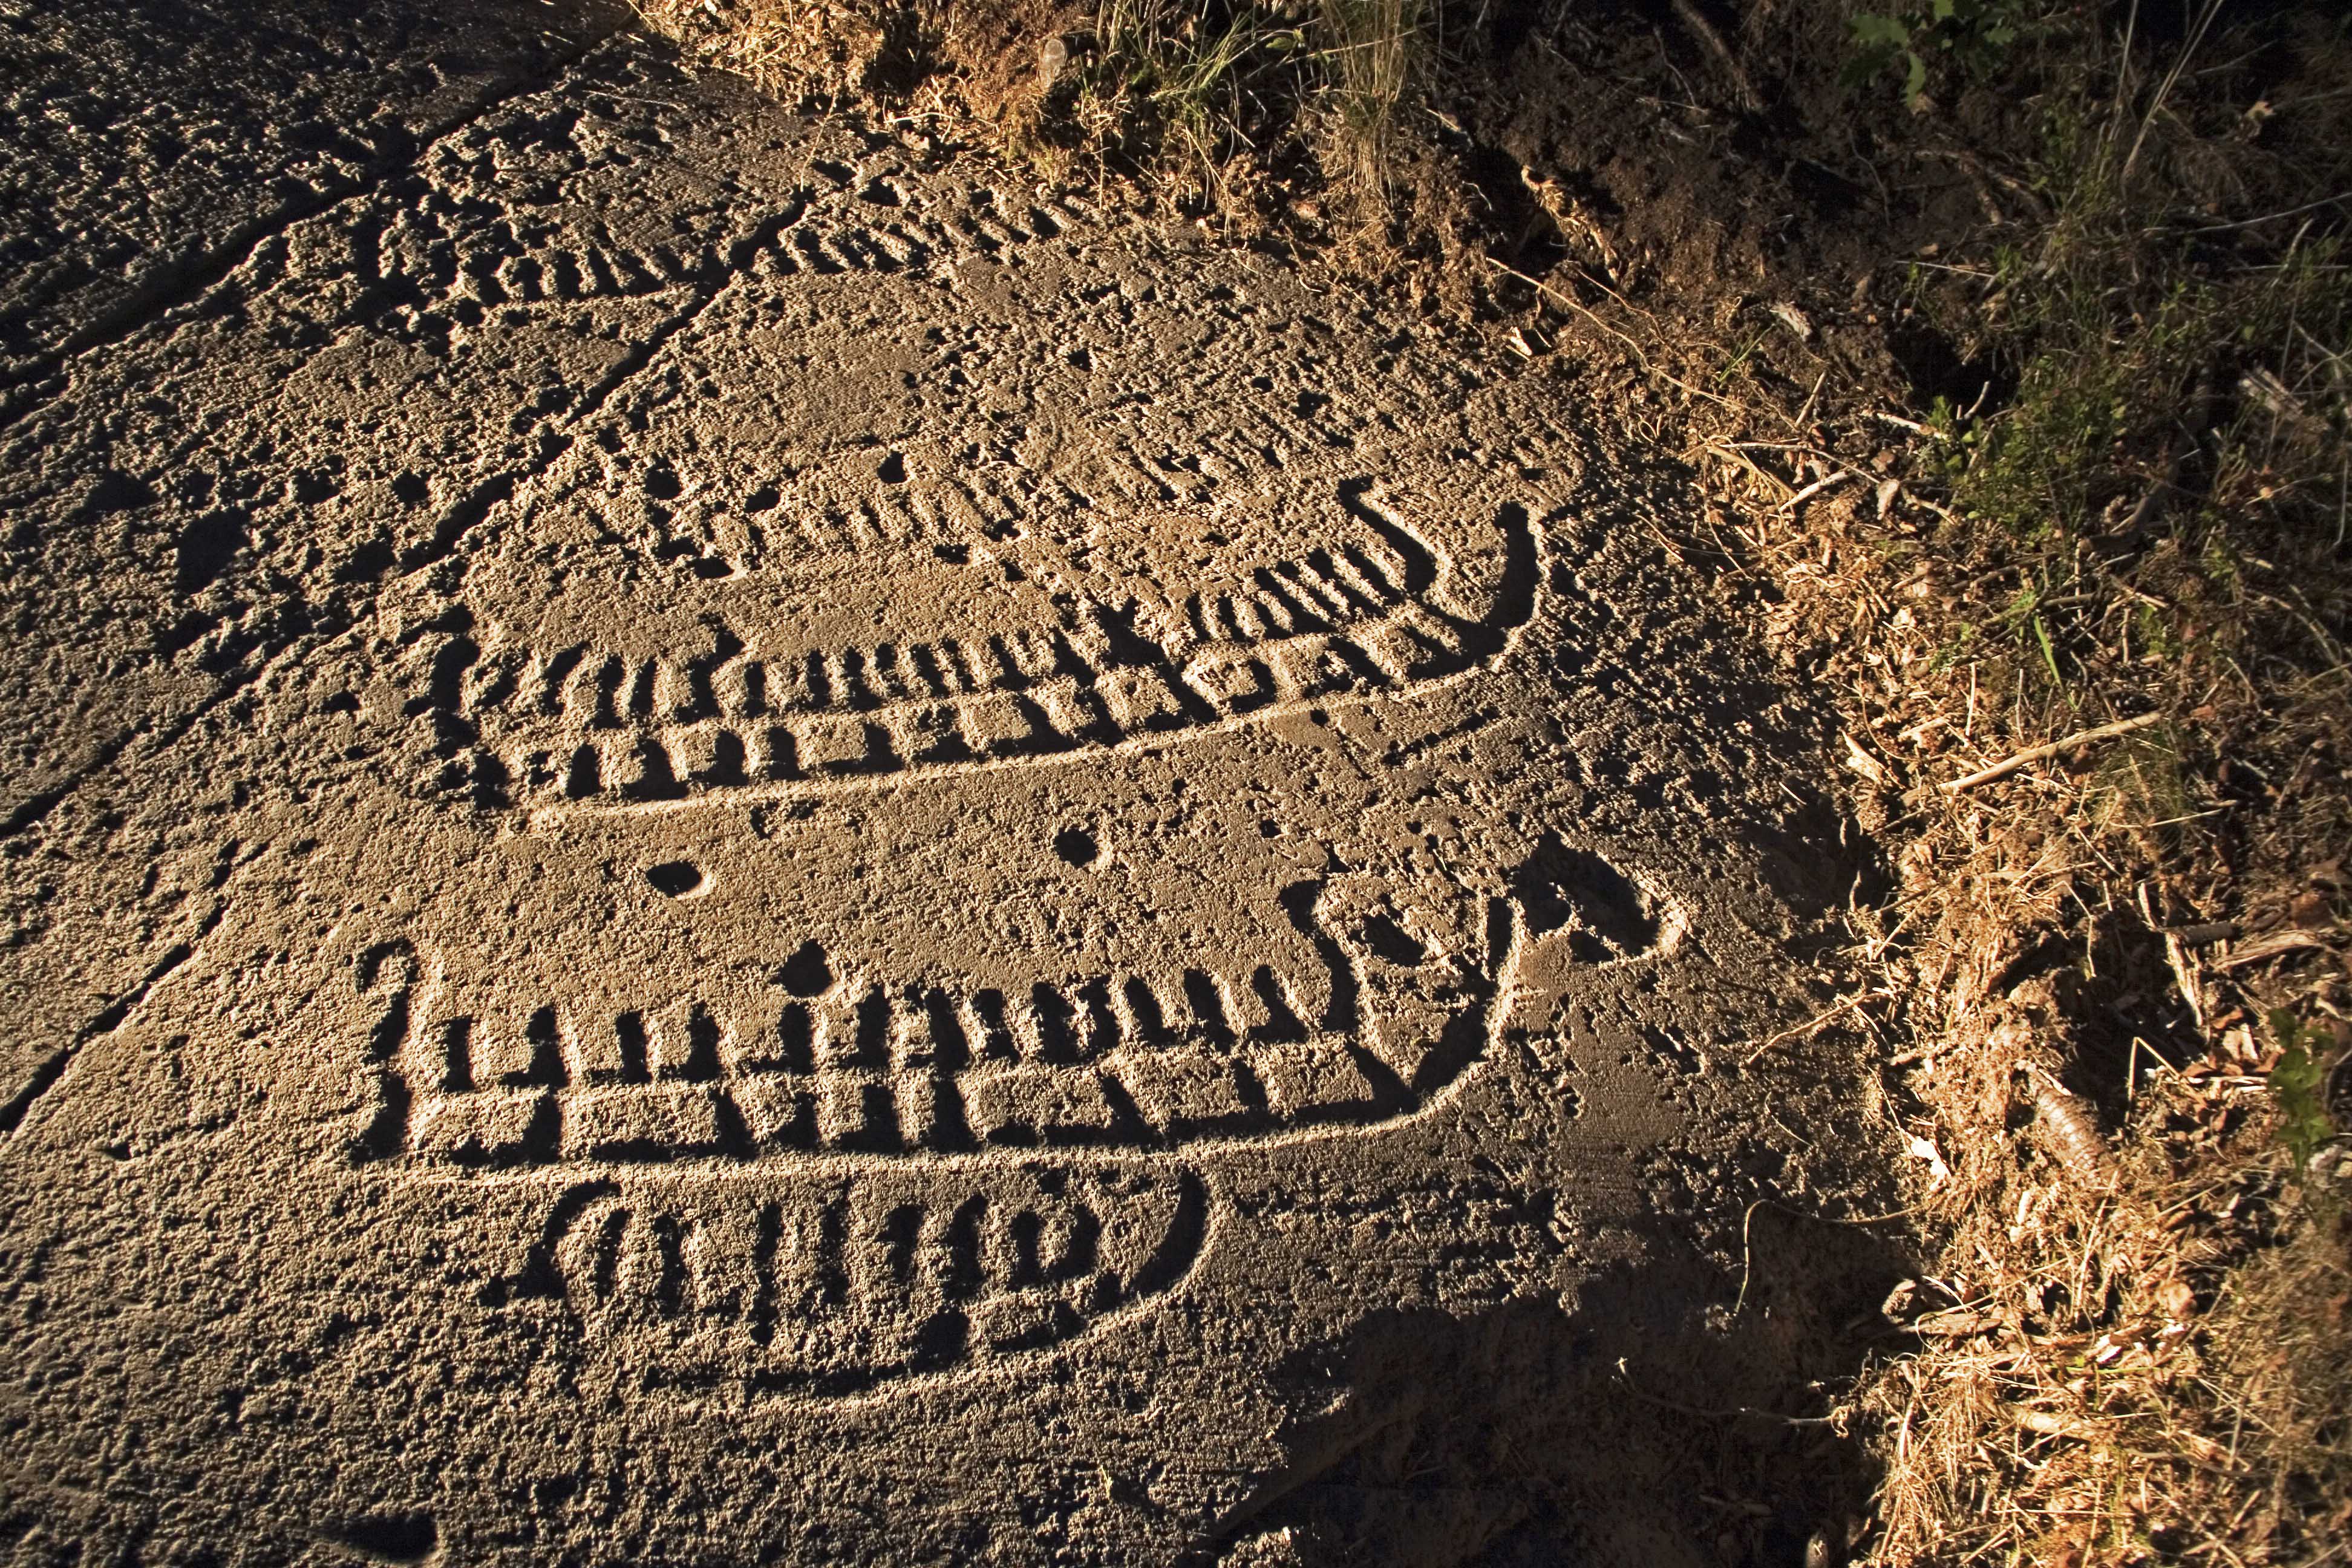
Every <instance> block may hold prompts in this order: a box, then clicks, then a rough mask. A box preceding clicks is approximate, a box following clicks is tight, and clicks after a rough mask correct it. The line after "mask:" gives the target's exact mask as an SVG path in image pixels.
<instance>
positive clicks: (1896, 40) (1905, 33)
mask: <svg viewBox="0 0 2352 1568" xmlns="http://www.w3.org/2000/svg"><path fill="white" fill-rule="evenodd" d="M1851 26H1853V41H1854V42H1855V43H1857V44H1861V45H1863V46H1864V47H1872V46H1876V47H1879V48H1882V49H1886V48H1896V49H1899V48H1902V47H1905V46H1906V45H1907V44H1909V43H1910V42H1911V29H1910V28H1908V27H1906V26H1904V25H1903V24H1902V23H1901V22H1899V21H1897V20H1895V18H1894V17H1892V16H1880V15H1878V14H1877V13H1876V12H1874V11H1864V12H1861V13H1859V14H1857V15H1856V16H1854V18H1853V22H1852V24H1851ZM1889 63H1890V64H1891V63H1892V61H1891V59H1890V61H1889Z"/></svg>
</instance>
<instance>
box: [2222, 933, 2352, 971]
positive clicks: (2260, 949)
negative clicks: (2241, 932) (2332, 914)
mask: <svg viewBox="0 0 2352 1568" xmlns="http://www.w3.org/2000/svg"><path fill="white" fill-rule="evenodd" d="M2326 945H2327V933H2326V931H2304V930H2301V929H2297V930H2294V931H2273V932H2272V933H2271V934H2270V935H2268V936H2266V937H2264V938H2263V939H2262V940H2261V941H2260V942H2250V943H2248V944H2247V945H2246V946H2244V947H2242V948H2240V949H2239V950H2238V951H2237V952H2233V953H2231V954H2230V955H2229V956H2228V957H2226V958H2217V959H2215V960H2214V961H2213V967H2214V968H2216V969H2242V968H2243V967H2244V966H2245V965H2247V964H2249V963H2262V962H2263V960H2264V959H2269V958H2279V957H2283V956H2284V955H2285V954H2287V953H2290V952H2302V951H2303V950H2304V949H2305V948H2307V947H2326Z"/></svg>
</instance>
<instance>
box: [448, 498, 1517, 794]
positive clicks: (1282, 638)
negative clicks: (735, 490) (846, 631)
mask: <svg viewBox="0 0 2352 1568" xmlns="http://www.w3.org/2000/svg"><path fill="white" fill-rule="evenodd" d="M1350 500H1352V501H1353V502H1354V506H1353V510H1354V511H1355V514H1356V517H1357V518H1365V517H1371V518H1374V520H1375V525H1374V526H1363V525H1361V524H1360V523H1354V525H1352V526H1349V527H1348V528H1345V529H1341V530H1338V531H1335V533H1334V537H1333V538H1332V539H1331V541H1330V542H1328V543H1310V544H1309V545H1307V547H1305V548H1303V549H1301V550H1300V551H1299V552H1298V553H1297V554H1296V555H1295V556H1293V557H1290V558H1286V559H1276V560H1274V561H1272V562H1271V563H1266V564H1260V565H1255V566H1251V567H1247V568H1246V569H1244V570H1242V571H1236V572H1234V573H1233V574H1230V575H1231V579H1232V580H1231V581H1229V582H1226V583H1223V584H1215V583H1212V584H1209V585H1206V586H1194V587H1192V588H1190V589H1188V590H1185V591H1181V592H1165V591H1162V592H1159V593H1154V592H1152V591H1151V590H1152V587H1153V585H1152V584H1136V586H1138V587H1139V589H1140V590H1141V591H1140V592H1137V593H1135V594H1132V595H1129V596H1128V597H1126V598H1125V599H1124V601H1123V602H1121V603H1118V604H1112V603H1110V602H1108V601H1107V600H1105V599H1103V598H1100V597H1078V596H1076V595H1069V594H1055V593H1051V592H1050V588H1051V584H1047V591H1045V592H1039V593H1033V594H1018V595H1004V596H1003V605H1001V606H1000V605H997V604H994V603H987V602H984V603H983V604H982V605H980V606H978V607H975V608H974V609H973V610H972V611H971V623H970V625H969V626H964V627H962V628H961V630H960V631H959V632H957V633H952V634H942V635H937V636H927V637H919V638H909V639H908V640H906V641H878V642H875V643H870V644H868V645H866V646H863V647H839V646H833V647H825V646H808V645H809V644H810V642H811V640H812V639H809V638H807V637H805V636H804V635H802V636H797V637H796V635H795V633H796V628H795V621H796V620H803V619H805V618H806V616H805V614H804V608H803V606H800V605H794V604H793V603H792V602H791V601H790V600H789V598H787V597H786V596H785V595H782V594H781V593H780V592H779V591H778V589H777V588H775V587H773V586H770V585H766V584H738V585H729V586H727V587H724V588H714V589H712V590H711V591H710V592H709V593H708V595H704V596H702V597H701V599H700V601H699V602H700V603H701V604H702V605H706V606H707V608H706V609H705V611H704V613H703V615H702V617H701V621H700V624H699V625H698V626H695V627H694V628H693V636H694V638H695V641H694V642H693V643H692V644H690V645H688V646H685V647H673V648H671V649H669V650H667V651H662V652H655V653H641V652H636V651H634V650H633V649H631V648H628V647H614V646H603V645H600V644H599V643H597V642H596V641H593V640H583V641H579V642H572V643H569V644H565V645H562V646H555V647H548V646H544V645H542V644H541V643H539V642H535V641H520V640H519V641H514V642H509V643H505V644H502V645H499V646H494V647H490V648H489V649H488V650H487V651H485V650H484V649H482V648H481V647H479V646H478V645H477V644H476V643H475V642H474V641H473V640H472V639H471V638H470V637H469V638H466V639H462V640H460V641H459V642H457V644H455V645H453V647H454V648H455V652H454V655H453V657H452V658H451V659H450V660H448V661H446V662H447V663H451V664H454V665H455V666H456V667H457V668H459V669H461V670H462V674H461V675H460V676H458V677H457V679H449V678H448V677H447V676H446V674H443V675H439V676H437V677H436V681H437V686H436V691H435V693H433V694H432V699H431V700H437V701H439V702H440V703H442V704H444V705H446V708H447V709H449V710H452V711H453V713H454V716H455V717H457V718H458V719H459V720H461V721H464V722H466V723H467V724H469V725H472V726H474V727H475V729H476V730H477V731H478V733H479V734H480V736H481V746H482V752H483V755H484V757H485V759H486V765H487V767H488V771H489V772H491V773H493V774H494V776H495V777H496V778H497V779H498V780H499V792H498V793H500V794H502V795H504V797H505V798H506V799H507V800H508V801H509V803H511V804H514V805H525V806H532V807H539V808H555V809H587V810H596V809H612V808H622V809H632V808H634V809H647V808H651V809H662V808H664V807H666V806H667V805H672V804H677V803H693V802H698V801H700V802H712V803H718V802H724V801H730V800H741V799H760V798H778V797H789V796H794V795H809V794H816V793H823V792H824V791H826V790H828V789H837V788H840V787H842V786H843V785H844V784H847V783H852V782H854V781H856V780H858V779H860V778H866V779H871V778H875V777H877V776H882V775H895V774H902V773H934V774H940V773H957V772H966V771H971V770H972V769H975V768H983V767H990V766H1002V765H1005V764H1008V763H1018V762H1022V761H1028V760H1035V759H1044V758H1051V757H1054V756H1056V755H1061V754H1066V753H1069V752H1080V751H1087V750H1107V749H1112V748H1117V747H1119V746H1123V745H1129V744H1153V743H1158V742H1160V741H1162V740H1164V739H1165V738H1167V737H1170V736H1174V735H1181V734H1182V733H1185V732H1188V731H1204V730H1209V729H1213V728H1216V727H1220V726H1222V725H1225V724H1228V723H1232V722H1236V721H1250V720H1253V719H1258V718H1264V717H1270V716H1273V715H1275V714H1278V713H1281V712H1285V711H1295V710H1300V709H1303V708H1306V707H1307V706H1309V705H1312V704H1315V703H1318V702H1328V701H1331V700H1340V699H1344V698H1348V697H1360V696H1393V695H1397V694H1400V693H1402V692H1406V691H1410V690H1412V689H1417V688H1419V687H1423V686H1426V685H1429V684H1432V683H1434V682H1438V681H1443V680H1446V679H1451V678H1454V677H1455V676H1458V675H1461V674H1463V673H1465V672H1466V671H1469V670H1472V669H1475V668H1481V667H1483V666H1484V665H1485V664H1486V662H1487V661H1490V660H1491V659H1492V658H1494V657H1495V656H1496V654H1497V653H1498V652H1500V650H1501V649H1502V648H1504V647H1506V646H1507V642H1508V638H1509V637H1510V634H1511V633H1512V632H1513V631H1514V630H1515V629H1516V628H1517V626H1519V625H1521V624H1523V623H1524V622H1525V620H1526V619H1527V617H1528V615H1529V613H1531V608H1532V596H1533V593H1534V579H1535V575H1536V569H1535V563H1534V552H1535V546H1534V541H1533V536H1532V532H1531V525H1530V522H1529V520H1528V516H1527V514H1526V512H1525V511H1524V510H1521V509H1519V508H1517V507H1515V506H1507V507H1505V508H1504V509H1502V510H1501V512H1500V513H1499V514H1498V515H1497V517H1496V521H1495V525H1494V530H1495V533H1496V536H1497V539H1498V542H1499V549H1498V550H1497V552H1496V553H1497V554H1498V555H1499V556H1500V557H1501V559H1502V562H1503V566H1502V570H1501V581H1500V582H1499V583H1496V584H1490V585H1488V586H1487V587H1486V591H1485V592H1484V593H1483V594H1481V593H1479V592H1478V591H1477V588H1476V586H1475V584H1468V583H1466V582H1465V581H1463V579H1464V578H1465V575H1466V574H1463V573H1461V572H1459V571H1458V570H1456V569H1455V568H1454V565H1453V564H1452V563H1451V562H1449V561H1448V560H1447V559H1446V558H1445V557H1444V556H1443V555H1442V554H1441V553H1440V552H1438V551H1437V550H1435V549H1433V547H1432V546H1430V545H1429V544H1427V543H1425V542H1423V541H1421V540H1420V539H1418V538H1417V537H1416V536H1414V535H1413V534H1412V533H1411V532H1409V531H1407V530H1405V529H1404V528H1403V527H1402V526H1400V525H1398V524H1396V523H1394V522H1392V521H1388V520H1386V519H1384V518H1379V517H1378V516H1377V514H1375V513H1372V512H1371V511H1370V508H1369V507H1367V506H1365V505H1363V504H1362V503H1361V501H1360V500H1358V499H1356V498H1353V497H1351V498H1350ZM1353 521H1354V520H1352V519H1351V523H1353ZM931 586H933V587H936V586H937V585H936V584H932V585H931ZM688 597H689V599H690V600H691V599H692V597H693V596H692V595H688ZM1465 599H1471V600H1475V601H1476V602H1477V603H1478V605H1479V608H1480V609H1481V610H1483V612H1484V613H1483V615H1480V616H1475V617H1473V616H1465V615H1464V614H1461V613H1458V612H1457V611H1455V610H1453V609H1449V608H1447V607H1446V605H1448V604H1449V603H1454V604H1458V603H1461V602H1463V601H1464V600H1465ZM1024 616H1025V617H1026V624H1024ZM640 646H641V645H640Z"/></svg>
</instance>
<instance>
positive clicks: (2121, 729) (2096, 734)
mask: <svg viewBox="0 0 2352 1568" xmlns="http://www.w3.org/2000/svg"><path fill="white" fill-rule="evenodd" d="M2163 720H2164V715H2163V714H2161V713H2143V714H2141V715H2140V716H2139V717H2138V718H2137V719H2118V720H2116V721H2115V722H2114V723H2112V724H2101V725H2098V726H2097V727H2096V728H2094V729H2089V730H2077V731H2074V733H2073V734H2071V735H2068V736H2066V737H2065V738H2063V740H2057V741H2051V742H2046V743H2044V744H2042V745H2039V746H2028V747H2026V748H2025V750H2023V751H2021V752H2018V753H2017V754H2015V755H2014V756H2009V757H2003V758H2002V759H2001V760H2000V762H1997V763H1993V765H1992V766H1990V767H1989V768H1979V769H1978V770H1977V771H1976V772H1975V773H1970V774H1969V776H1968V777H1966V778H1964V779H1954V780H1953V781H1952V782H1951V783H1949V784H1946V785H1945V786H1944V793H1945V794H1946V795H1958V794H1959V793H1960V792H1961V791H1962V790H1968V789H1974V788H1976V786H1977V785H1979V784H1990V783H1992V781H1993V780H1995V779H2003V778H2007V777H2008V776H2009V775H2010V774H2011V773H2015V772H2016V771H2017V770H2018V769H2020V768H2021V767H2024V766H2025V765H2026V764H2027V763H2038V762H2040V761H2042V758H2044V757H2054V756H2057V755H2058V754H2059V753H2060V752H2071V751H2073V750H2074V749H2075V748H2076V747H2077V746H2087V745H2089V744H2091V743H2092V742H2095V741H2112V740H2114V739H2115V738H2116V736H2118V735H2128V734H2130V733H2131V732H2132V731H2135V730H2145V729H2147V727H2148V726H2149V725H2151V724H2157V723H2161V722H2162V721H2163Z"/></svg>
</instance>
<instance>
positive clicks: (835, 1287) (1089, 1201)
mask: <svg viewBox="0 0 2352 1568" xmlns="http://www.w3.org/2000/svg"><path fill="white" fill-rule="evenodd" d="M1209 1220H1210V1200H1209V1194H1208V1191H1207V1188H1206V1187H1205V1185H1204V1184H1202V1180H1201V1178H1200V1177H1199V1176H1198V1175H1196V1174H1194V1173H1192V1172H1191V1171H1189V1170H1187V1169H1184V1168H1182V1167H1181V1166H1154V1167H1150V1168H1146V1167H1143V1166H1139V1165H1134V1164H1124V1163H1120V1164H1108V1165H1105V1164H1095V1165H1087V1166H1082V1167H1074V1166H1069V1165H1064V1164H1059V1163H1038V1164H1028V1165H1023V1166H1019V1167H1013V1166H1000V1167H991V1168H985V1169H982V1168H975V1167H965V1168H962V1169H961V1170H957V1171H952V1172H933V1171H901V1172H898V1173H890V1172H887V1171H874V1170H866V1171H861V1172H858V1173H855V1174H845V1175H842V1176H839V1177H837V1178H831V1179H826V1180H823V1181H818V1182H806V1183H795V1184H784V1185H781V1186H772V1187H762V1186H756V1185H752V1184H745V1183H736V1182H720V1183H710V1182H692V1183H677V1182H674V1181H673V1182H659V1181H656V1182H650V1183H648V1182H643V1181H635V1180H632V1181H621V1180H614V1179H611V1178H599V1179H595V1180H591V1181H588V1182H584V1183H582V1184H578V1185H575V1186H572V1187H570V1188H568V1189H566V1190H565V1191H564V1192H563V1193H562V1194H561V1195H560V1196H558V1197H557V1198H556V1199H555V1201H554V1202H553V1204H552V1205H551V1206H550V1208H549V1211H548V1218H547V1221H546V1224H545V1226H544V1229H543V1231H542V1233H541V1239H540V1241H539V1242H538V1244H537V1245H536V1246H535V1247H533V1248H532V1250H531V1253H530V1257H529V1258H527V1259H526V1261H525V1263H524V1265H523V1268H522V1269H521V1270H520V1273H519V1275H518V1276H517V1278H516V1279H514V1281H513V1283H512V1289H513V1291H514V1293H515V1295H516V1296H518V1297H520V1298H522V1299H525V1300H528V1299H530V1298H532V1297H538V1298H542V1299H551V1300H558V1301H560V1302H562V1304H563V1305H564V1307H565V1308H566V1309H568V1310H569V1311H570V1312H571V1313H572V1314H573V1315H575V1316H576V1318H577V1320H578V1321H579V1323H580V1325H581V1328H582V1330H583V1332H584V1334H585V1336H586V1339H587V1341H588V1343H589V1345H590V1347H591V1348H592V1349H593V1350H596V1351H599V1352H608V1353H610V1354H611V1355H613V1356H614V1357H615V1358H617V1360H618V1361H619V1362H620V1363H623V1364H626V1365H630V1366H633V1367H634V1368H635V1369H636V1371H637V1373H638V1375H640V1376H641V1377H642V1378H643V1379H644V1380H645V1382H646V1383H647V1384H654V1385H668V1386H672V1387H676V1388H679V1389H682V1390H686V1391H689V1392H690V1391H694V1390H698V1389H701V1390H708V1389H711V1388H714V1387H716V1386H718V1385H719V1384H722V1383H725V1384H733V1385H735V1386H738V1387H740V1388H741V1389H742V1390H743V1391H744V1392H745V1393H747V1394H755V1395H756V1394H801V1395H805V1396H818V1397H828V1396H830V1397H840V1396H845V1395H854V1394H862V1393H865V1392H866V1391H868V1390H871V1389H875V1388H877V1387H880V1386H885V1385H887V1384H890V1383H892V1382H894V1381H896V1380H898V1379H902V1378H907V1377H918V1376H921V1375H924V1374H926V1373H942V1372H948V1371H985V1370H986V1369H987V1368H989V1367H991V1366H996V1365H1003V1364H1006V1363H1011V1362H1013V1361H1015V1360H1017V1359H1018V1358H1021V1357H1024V1356H1026V1355H1031V1354H1034V1353H1035V1352H1040V1351H1044V1350H1047V1349H1050V1348H1052V1347H1055V1346H1057V1345H1061V1344H1064V1343H1066V1342H1069V1341H1070V1340H1072V1339H1075V1338H1076V1337H1077V1336H1079V1335H1080V1334H1083V1333H1086V1332H1087V1331H1091V1330H1095V1329H1098V1328H1100V1327H1102V1326H1103V1325H1104V1324H1106V1323H1107V1322H1108V1321H1113V1320H1115V1319H1117V1318H1118V1317H1119V1316H1120V1315H1122V1314H1124V1313H1126V1312H1128V1311H1129V1310H1135V1309H1137V1308H1139V1307H1142V1306H1145V1305H1147V1304H1150V1303H1151V1302H1153V1301H1154V1300H1156V1299H1158V1298H1160V1297H1163V1296H1165V1294H1166V1293H1167V1292H1168V1291H1169V1290H1170V1289H1171V1288H1172V1287H1173V1286H1175V1285H1176V1284H1178V1283H1179V1282H1180V1281H1181V1279H1183V1278H1184V1276H1185V1275H1186V1273H1187V1272H1188V1271H1189V1270H1190V1269H1191V1268H1192V1265H1193V1263H1194V1262H1195V1261H1196V1260H1197V1259H1198V1258H1199V1257H1200V1255H1201V1252H1202V1246H1203V1243H1204V1241H1205V1238H1206V1236H1207V1232H1208V1229H1209Z"/></svg>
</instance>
